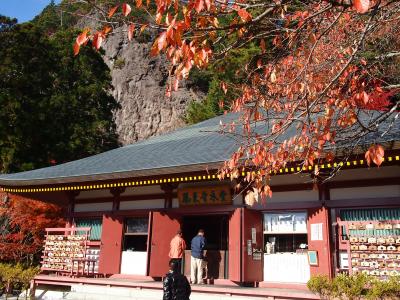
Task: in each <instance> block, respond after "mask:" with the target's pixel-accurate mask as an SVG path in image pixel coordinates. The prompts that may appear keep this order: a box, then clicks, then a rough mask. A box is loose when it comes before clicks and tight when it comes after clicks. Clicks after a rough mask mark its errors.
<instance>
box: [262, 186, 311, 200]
mask: <svg viewBox="0 0 400 300" xmlns="http://www.w3.org/2000/svg"><path fill="white" fill-rule="evenodd" d="M299 201H318V191H314V190H307V191H291V192H274V188H273V187H272V198H271V199H269V198H268V199H267V202H269V203H278V202H299Z"/></svg>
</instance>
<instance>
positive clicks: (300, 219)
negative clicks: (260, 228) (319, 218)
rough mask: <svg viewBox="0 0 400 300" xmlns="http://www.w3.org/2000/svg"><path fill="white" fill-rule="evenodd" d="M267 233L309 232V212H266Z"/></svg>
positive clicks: (265, 225)
mask: <svg viewBox="0 0 400 300" xmlns="http://www.w3.org/2000/svg"><path fill="white" fill-rule="evenodd" d="M264 232H265V233H307V213H306V212H288V213H286V212H285V213H266V214H264Z"/></svg>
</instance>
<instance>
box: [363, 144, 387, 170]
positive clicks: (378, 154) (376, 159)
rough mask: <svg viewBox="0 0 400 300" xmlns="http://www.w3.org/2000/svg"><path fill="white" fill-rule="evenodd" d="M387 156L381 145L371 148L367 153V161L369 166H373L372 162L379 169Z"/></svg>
mask: <svg viewBox="0 0 400 300" xmlns="http://www.w3.org/2000/svg"><path fill="white" fill-rule="evenodd" d="M384 156H385V150H384V149H383V147H382V146H381V145H373V146H371V147H369V149H368V151H367V152H365V160H366V161H367V164H368V166H370V165H371V161H372V162H373V163H374V164H376V165H377V166H378V167H379V166H380V165H381V164H382V162H383V159H384Z"/></svg>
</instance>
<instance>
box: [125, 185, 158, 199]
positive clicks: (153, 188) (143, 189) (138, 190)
mask: <svg viewBox="0 0 400 300" xmlns="http://www.w3.org/2000/svg"><path fill="white" fill-rule="evenodd" d="M160 193H164V191H163V190H162V189H161V187H160V185H158V184H157V185H149V186H140V187H129V188H126V189H125V192H124V193H123V194H121V196H130V195H149V194H160Z"/></svg>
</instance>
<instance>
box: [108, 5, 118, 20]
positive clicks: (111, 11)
mask: <svg viewBox="0 0 400 300" xmlns="http://www.w3.org/2000/svg"><path fill="white" fill-rule="evenodd" d="M118 6H119V5H116V6H114V7H113V8H111V9H110V10H109V12H108V17H109V18H111V17H112V16H113V15H114V14H115V12H116V11H117V9H118Z"/></svg>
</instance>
